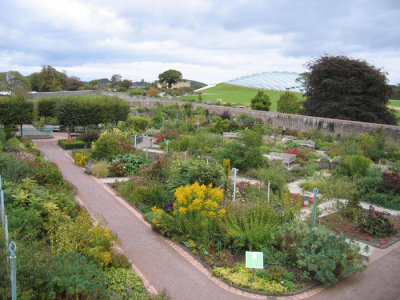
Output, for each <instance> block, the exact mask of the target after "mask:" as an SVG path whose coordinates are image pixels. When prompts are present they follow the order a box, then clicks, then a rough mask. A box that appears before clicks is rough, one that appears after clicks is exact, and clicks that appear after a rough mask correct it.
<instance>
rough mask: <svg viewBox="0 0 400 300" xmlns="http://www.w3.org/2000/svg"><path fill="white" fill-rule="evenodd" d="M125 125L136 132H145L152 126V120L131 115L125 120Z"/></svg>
mask: <svg viewBox="0 0 400 300" xmlns="http://www.w3.org/2000/svg"><path fill="white" fill-rule="evenodd" d="M124 127H125V128H126V129H133V130H134V131H136V132H143V131H145V130H146V129H147V128H149V127H150V120H149V119H148V118H144V117H139V116H134V117H129V118H128V119H127V120H126V121H125V123H124Z"/></svg>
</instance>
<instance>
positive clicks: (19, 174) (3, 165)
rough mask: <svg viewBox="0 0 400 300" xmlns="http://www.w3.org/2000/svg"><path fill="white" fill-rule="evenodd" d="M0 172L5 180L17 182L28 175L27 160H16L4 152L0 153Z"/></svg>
mask: <svg viewBox="0 0 400 300" xmlns="http://www.w3.org/2000/svg"><path fill="white" fill-rule="evenodd" d="M0 174H1V175H2V177H3V178H4V179H6V180H7V181H13V182H19V181H21V180H22V179H23V178H25V177H28V176H30V174H31V169H30V167H29V165H28V163H27V162H25V161H23V160H17V159H15V158H13V157H11V156H10V155H8V154H6V153H0Z"/></svg>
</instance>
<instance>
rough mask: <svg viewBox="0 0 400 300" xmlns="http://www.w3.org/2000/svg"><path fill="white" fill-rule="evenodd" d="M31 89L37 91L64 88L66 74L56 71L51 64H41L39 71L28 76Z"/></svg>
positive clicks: (52, 90)
mask: <svg viewBox="0 0 400 300" xmlns="http://www.w3.org/2000/svg"><path fill="white" fill-rule="evenodd" d="M29 78H30V81H31V84H32V90H35V91H38V92H55V91H62V90H65V88H66V87H65V85H66V81H67V78H68V77H67V75H65V74H64V73H61V72H58V71H57V70H56V69H54V68H53V67H52V66H43V67H42V70H41V71H40V72H39V73H33V74H31V75H30V76H29Z"/></svg>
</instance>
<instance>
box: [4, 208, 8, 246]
mask: <svg viewBox="0 0 400 300" xmlns="http://www.w3.org/2000/svg"><path fill="white" fill-rule="evenodd" d="M4 233H5V237H6V248H7V247H8V218H7V216H6V217H5V220H4Z"/></svg>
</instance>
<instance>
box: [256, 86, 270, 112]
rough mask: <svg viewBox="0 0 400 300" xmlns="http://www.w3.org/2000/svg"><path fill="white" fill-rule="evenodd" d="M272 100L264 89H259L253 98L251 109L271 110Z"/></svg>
mask: <svg viewBox="0 0 400 300" xmlns="http://www.w3.org/2000/svg"><path fill="white" fill-rule="evenodd" d="M270 107H271V100H270V99H269V97H268V95H267V94H266V93H265V92H264V91H263V90H258V91H257V94H256V95H255V96H254V97H253V98H252V99H251V109H255V110H265V111H269V108H270Z"/></svg>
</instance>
